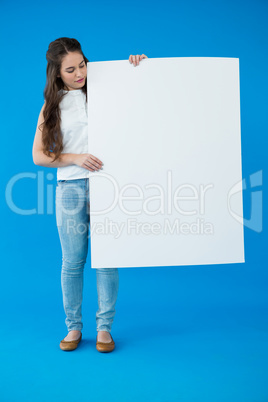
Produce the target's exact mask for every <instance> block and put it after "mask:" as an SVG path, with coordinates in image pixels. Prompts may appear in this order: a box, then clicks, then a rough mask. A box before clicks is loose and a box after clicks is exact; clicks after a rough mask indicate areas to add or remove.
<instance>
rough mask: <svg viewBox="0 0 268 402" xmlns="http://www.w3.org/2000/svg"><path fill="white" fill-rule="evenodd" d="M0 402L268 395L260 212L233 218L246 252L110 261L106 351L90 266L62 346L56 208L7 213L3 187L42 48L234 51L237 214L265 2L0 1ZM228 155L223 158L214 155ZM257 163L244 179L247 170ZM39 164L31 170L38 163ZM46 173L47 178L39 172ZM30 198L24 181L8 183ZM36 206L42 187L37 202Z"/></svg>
mask: <svg viewBox="0 0 268 402" xmlns="http://www.w3.org/2000/svg"><path fill="white" fill-rule="evenodd" d="M0 14H1V17H0V18H1V20H0V23H1V24H0V26H1V66H0V67H1V95H2V96H1V141H2V147H1V151H2V152H1V163H2V169H1V184H2V190H3V191H2V197H1V211H2V220H1V223H2V225H1V228H2V230H1V247H2V253H1V256H2V264H1V265H2V268H1V274H2V275H1V285H0V286H1V289H0V290H1V292H0V297H1V331H0V336H1V363H0V364H1V368H0V370H1V373H0V374H1V377H0V378H1V390H0V395H1V396H0V398H1V401H12V402H13V401H18V400H20V401H23V400H25V401H37V400H38V401H40V402H41V401H47V400H48V399H49V400H51V401H67V402H68V401H76V400H80V401H89V400H91V401H102V400H104V398H107V399H108V400H109V401H136V400H140V401H148V400H149V401H167V402H170V401H206V402H209V401H217V402H219V401H227V400H228V401H250V402H252V401H268V387H267V380H268V378H267V377H268V376H267V357H268V349H267V344H268V343H267V334H268V322H267V307H268V300H267V279H268V278H267V233H266V231H267V228H266V225H265V223H266V222H267V216H266V211H265V210H264V211H263V230H262V231H261V232H256V231H254V230H251V229H249V228H247V227H245V258H246V263H245V264H227V265H214V266H212V265H210V266H189V267H167V268H165V267H156V268H139V269H120V270H119V275H120V289H119V296H118V301H117V315H116V317H115V321H114V325H113V331H112V334H113V338H114V340H115V342H116V350H115V351H114V352H113V353H109V354H101V353H98V352H97V350H96V349H95V339H96V328H95V313H96V310H97V293H96V277H95V270H91V269H90V265H89V261H90V258H89V257H90V256H89V257H88V262H87V264H86V266H85V284H84V301H83V323H84V329H83V340H82V342H81V344H80V345H79V348H78V349H77V350H76V351H75V352H73V353H64V352H62V351H61V350H60V348H59V342H60V340H61V339H62V338H63V337H64V336H66V334H67V332H66V327H65V323H64V319H65V315H64V311H63V305H62V295H61V287H60V269H61V248H60V242H59V238H58V232H57V227H56V221H55V213H54V211H52V213H50V214H49V213H47V212H46V208H45V212H44V213H43V214H33V215H26V216H23V215H19V214H16V213H14V212H12V211H11V210H10V208H9V207H8V205H7V203H6V200H5V196H4V194H5V188H6V186H7V184H8V182H9V181H10V179H11V178H12V177H14V176H15V175H16V174H19V173H25V172H28V173H30V174H37V172H39V174H44V180H45V184H44V189H45V197H46V191H47V185H48V184H50V185H51V183H52V185H53V191H55V186H56V169H53V168H51V169H49V168H43V167H40V166H35V165H34V164H33V161H32V145H33V139H34V135H35V130H36V124H37V119H38V115H39V112H40V109H41V107H42V105H43V101H44V100H43V90H44V86H45V79H46V74H45V73H46V59H45V53H46V50H47V48H48V45H49V43H50V42H51V41H53V40H55V39H56V38H58V37H62V36H68V37H74V38H76V39H77V40H79V42H80V43H81V44H82V49H83V51H84V53H85V55H86V57H87V58H88V59H89V60H90V61H106V60H123V59H128V57H129V55H130V54H142V53H145V54H146V55H147V56H148V57H150V58H156V57H237V58H239V59H240V93H241V130H242V173H243V178H245V180H246V183H247V189H246V190H244V191H243V204H244V217H245V218H247V219H249V218H250V216H251V204H252V203H251V193H252V191H263V203H264V205H266V204H267V201H266V195H265V191H264V182H265V180H266V177H265V172H266V169H267V156H266V154H267V110H268V109H267V106H268V105H267V93H268V85H267V61H268V57H267V56H268V55H267V39H268V38H267V27H268V24H267V22H268V21H267V17H268V2H267V1H264V0H263V1H261V0H257V1H256V0H254V1H253V0H252V1H246V0H245V1H237V0H232V1H229V0H227V1H226V0H225V1H217V0H216V1H211V0H207V1H197V0H196V1H194V0H190V1H170V0H166V1H146V0H145V1H140V0H135V1H113V2H108V1H98V2H97V1H94V2H92V1H90V0H88V1H78V2H75V1H70V0H65V1H58V2H55V3H54V2H52V1H51V0H49V1H46V2H29V1H24V2H19V1H13V2H9V1H2V2H1V13H0ZM226 163H228V160H226ZM257 171H262V172H263V185H262V186H259V187H258V188H254V189H250V186H249V176H250V175H251V174H253V173H255V172H257ZM42 172H43V173H42ZM48 173H51V174H53V180H52V181H49V180H48V179H47V174H48ZM13 199H14V202H15V203H16V204H17V205H18V206H20V208H25V209H26V208H28V209H30V208H36V207H37V180H35V179H30V178H28V179H24V180H21V181H19V182H17V184H16V185H15V186H14V191H13ZM44 205H45V207H46V200H45V201H44Z"/></svg>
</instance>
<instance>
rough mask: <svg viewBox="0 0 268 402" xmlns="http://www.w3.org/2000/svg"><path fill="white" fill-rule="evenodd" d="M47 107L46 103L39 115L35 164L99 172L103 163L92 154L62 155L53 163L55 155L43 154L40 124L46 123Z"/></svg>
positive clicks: (34, 153) (34, 154)
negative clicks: (45, 108) (44, 113)
mask: <svg viewBox="0 0 268 402" xmlns="http://www.w3.org/2000/svg"><path fill="white" fill-rule="evenodd" d="M44 107H45V103H44V105H43V106H42V109H41V111H40V114H39V118H38V122H37V127H36V132H35V137H34V143H33V149H32V155H33V162H34V164H35V165H38V166H45V167H55V168H57V167H63V166H70V165H77V166H81V167H83V168H84V169H87V170H90V171H91V172H93V171H95V170H98V169H100V168H101V167H102V162H101V161H100V160H99V159H98V158H96V157H95V156H93V155H91V154H71V153H62V154H61V155H60V156H59V158H58V159H56V160H55V161H54V162H52V159H53V158H54V156H55V154H54V153H53V152H51V156H48V155H45V154H44V152H43V143H42V131H41V130H40V129H39V128H38V127H39V125H40V124H42V123H43V122H44V115H43V110H44Z"/></svg>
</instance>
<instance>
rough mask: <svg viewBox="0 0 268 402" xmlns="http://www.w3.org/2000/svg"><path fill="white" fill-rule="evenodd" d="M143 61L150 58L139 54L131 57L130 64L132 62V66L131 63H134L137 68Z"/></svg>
mask: <svg viewBox="0 0 268 402" xmlns="http://www.w3.org/2000/svg"><path fill="white" fill-rule="evenodd" d="M142 59H148V57H147V56H145V54H141V55H140V54H137V55H136V56H134V55H132V54H131V55H130V56H129V59H128V60H129V62H130V64H131V63H133V65H134V67H136V66H137V65H139V62H140V60H142Z"/></svg>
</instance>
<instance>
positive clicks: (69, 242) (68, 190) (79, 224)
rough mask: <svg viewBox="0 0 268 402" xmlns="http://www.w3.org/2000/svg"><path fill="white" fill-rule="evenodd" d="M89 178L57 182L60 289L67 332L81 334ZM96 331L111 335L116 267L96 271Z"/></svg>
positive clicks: (115, 293)
mask: <svg viewBox="0 0 268 402" xmlns="http://www.w3.org/2000/svg"><path fill="white" fill-rule="evenodd" d="M89 209H90V205H89V179H88V178H84V179H75V180H58V181H57V187H56V221H57V228H58V232H59V237H60V243H61V248H62V268H61V287H62V295H63V306H64V311H65V314H66V319H65V323H66V325H67V329H68V332H69V331H71V330H79V331H81V330H82V328H83V323H82V297H83V275H84V265H85V263H86V259H87V253H88V238H89V222H90V215H89ZM96 281H97V293H98V307H99V308H98V311H97V313H96V324H97V331H107V332H109V333H110V332H111V328H112V323H113V320H114V316H115V304H116V300H117V294H118V286H119V272H118V268H97V269H96Z"/></svg>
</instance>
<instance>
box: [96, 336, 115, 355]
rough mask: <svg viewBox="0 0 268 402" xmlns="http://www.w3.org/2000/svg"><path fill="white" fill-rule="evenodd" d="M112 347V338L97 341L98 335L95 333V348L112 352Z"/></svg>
mask: <svg viewBox="0 0 268 402" xmlns="http://www.w3.org/2000/svg"><path fill="white" fill-rule="evenodd" d="M110 335H111V334H110ZM111 338H112V335H111ZM114 348H115V343H114V340H113V338H112V340H111V342H99V341H98V335H97V339H96V349H97V350H98V351H99V352H112V351H113V350H114Z"/></svg>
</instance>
